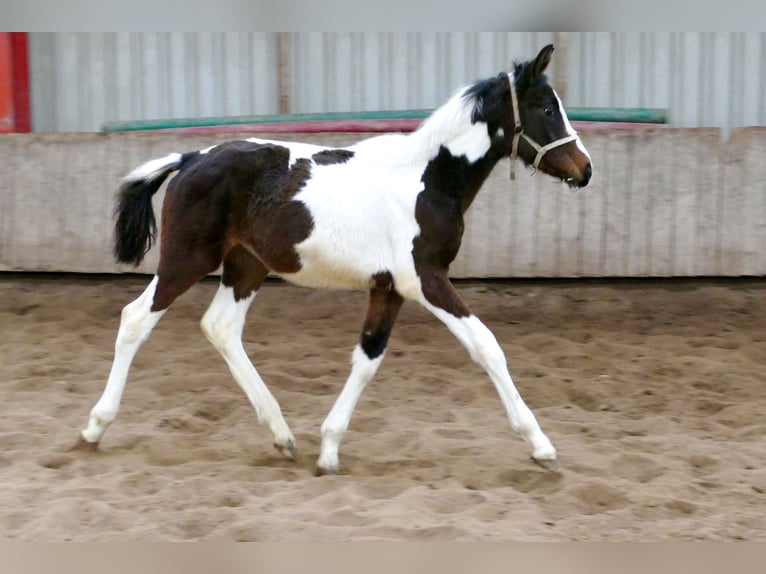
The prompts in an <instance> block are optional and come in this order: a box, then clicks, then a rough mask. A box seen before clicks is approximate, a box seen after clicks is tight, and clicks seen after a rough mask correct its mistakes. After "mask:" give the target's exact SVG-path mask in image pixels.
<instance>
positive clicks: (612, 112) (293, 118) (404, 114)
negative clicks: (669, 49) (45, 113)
mask: <svg viewBox="0 0 766 574" xmlns="http://www.w3.org/2000/svg"><path fill="white" fill-rule="evenodd" d="M432 112H433V110H394V111H377V112H327V113H317V114H289V115H273V116H232V117H223V118H178V119H165V120H136V121H128V122H109V123H106V124H104V125H103V128H102V129H103V131H105V132H124V131H141V130H163V129H173V128H190V127H202V126H231V125H239V124H269V123H288V122H316V121H327V120H332V121H339V120H341V121H342V120H392V119H422V118H427V117H428V116H429V115H430V114H431V113H432ZM567 115H568V116H569V119H570V120H573V121H586V122H633V123H652V124H664V123H667V113H666V110H664V109H659V108H567Z"/></svg>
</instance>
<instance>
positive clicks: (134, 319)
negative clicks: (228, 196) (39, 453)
mask: <svg viewBox="0 0 766 574" xmlns="http://www.w3.org/2000/svg"><path fill="white" fill-rule="evenodd" d="M171 155H172V154H171ZM158 281H159V277H158V276H157V275H155V276H154V278H153V279H152V281H151V282H150V283H149V285H148V286H147V287H146V289H145V290H144V292H143V293H142V294H141V295H140V296H139V297H138V299H136V300H135V301H132V302H131V303H128V304H127V305H126V306H125V307H124V308H123V310H122V315H121V319H120V329H119V331H118V332H117V341H116V342H115V345H114V361H113V362H112V370H111V371H110V373H109V379H107V381H106V387H105V388H104V392H103V393H102V395H101V398H100V399H99V400H98V402H97V403H96V404H95V405H94V407H93V408H92V409H91V411H90V417H89V419H88V426H87V428H85V429H84V430H83V431H82V432H81V433H80V434H81V435H82V438H84V439H85V441H87V442H89V443H97V442H98V441H99V440H100V439H101V436H102V435H103V434H104V432H105V431H106V429H107V428H108V427H109V425H110V424H111V423H112V421H113V420H114V419H115V417H116V416H117V412H118V411H119V410H120V400H121V399H122V393H123V391H124V390H125V382H126V381H127V378H128V370H129V369H130V365H131V363H132V362H133V358H134V357H135V356H136V353H137V352H138V349H139V347H141V344H142V343H143V342H144V341H145V340H146V338H147V337H148V336H149V334H150V333H151V332H152V329H153V328H154V326H155V325H156V324H157V322H158V321H159V320H160V318H161V317H162V315H163V314H164V313H165V310H162V311H152V303H153V302H154V292H155V290H156V288H157V282H158Z"/></svg>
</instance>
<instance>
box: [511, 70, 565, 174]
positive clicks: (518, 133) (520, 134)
mask: <svg viewBox="0 0 766 574" xmlns="http://www.w3.org/2000/svg"><path fill="white" fill-rule="evenodd" d="M508 81H509V82H510V84H511V105H512V106H513V123H514V126H513V144H512V146H511V179H512V180H513V179H516V168H515V164H516V158H517V157H518V155H519V154H518V151H519V141H520V140H521V138H524V139H525V140H526V142H527V143H528V144H529V145H531V146H532V147H533V148H534V149H535V150H536V151H537V155H536V156H535V161H533V162H532V166H533V167H534V168H535V170H537V168H538V166H539V165H540V161H541V160H542V159H543V156H544V155H545V154H546V153H547V152H549V151H550V150H552V149H553V148H556V147H559V146H560V145H564V144H565V143H569V142H571V141H574V140H576V139H577V134H576V133H573V134H570V135H568V136H565V137H563V138H560V139H557V140H554V141H552V142H551V143H549V144H545V145H544V146H541V145H540V144H538V143H537V142H536V141H535V140H533V139H532V138H531V137H529V136H528V135H527V134H525V133H524V128H523V127H522V126H521V117H520V115H519V98H518V96H517V95H516V83H515V82H514V81H513V74H511V73H510V72H509V73H508Z"/></svg>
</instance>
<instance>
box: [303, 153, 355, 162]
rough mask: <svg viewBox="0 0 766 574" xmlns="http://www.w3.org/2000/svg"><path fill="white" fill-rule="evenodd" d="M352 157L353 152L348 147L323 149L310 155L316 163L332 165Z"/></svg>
mask: <svg viewBox="0 0 766 574" xmlns="http://www.w3.org/2000/svg"><path fill="white" fill-rule="evenodd" d="M352 157H354V152H352V151H351V150H348V149H325V150H322V151H318V152H317V153H315V154H314V155H312V156H311V159H313V160H314V163H316V164H317V165H332V164H336V163H346V162H347V161H348V160H350V159H351V158H352Z"/></svg>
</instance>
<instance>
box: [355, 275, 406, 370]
mask: <svg viewBox="0 0 766 574" xmlns="http://www.w3.org/2000/svg"><path fill="white" fill-rule="evenodd" d="M370 282H371V283H372V288H371V289H370V300H369V303H368V306H367V317H366V318H365V320H364V326H363V327H362V337H361V342H360V344H361V346H362V350H363V351H364V353H365V354H366V355H367V357H369V358H370V359H374V358H376V357H379V356H380V355H382V354H383V351H384V350H385V349H386V345H387V343H388V337H389V335H390V334H391V329H392V328H393V326H394V322H395V321H396V316H397V315H398V314H399V309H401V307H402V303H404V298H403V297H402V296H401V295H399V293H398V292H397V291H396V290H395V289H394V278H393V277H392V275H391V273H389V272H388V271H384V272H381V273H376V274H375V275H373V276H372V278H371V280H370Z"/></svg>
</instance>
